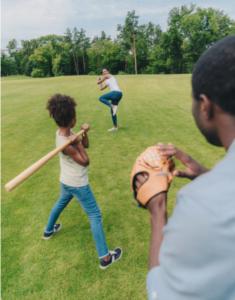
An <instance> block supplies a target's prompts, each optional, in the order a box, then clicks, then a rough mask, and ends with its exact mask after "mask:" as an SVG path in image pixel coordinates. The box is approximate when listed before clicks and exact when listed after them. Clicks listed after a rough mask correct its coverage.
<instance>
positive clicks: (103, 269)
mask: <svg viewBox="0 0 235 300" xmlns="http://www.w3.org/2000/svg"><path fill="white" fill-rule="evenodd" d="M120 249H121V250H122V248H120ZM121 257H122V252H121V255H120V256H119V257H118V259H116V260H115V261H114V262H112V263H111V264H110V265H108V266H106V267H102V266H101V265H100V268H101V269H102V270H104V269H107V268H108V267H110V266H111V265H112V264H113V263H115V262H116V261H118V260H119V259H120V258H121Z"/></svg>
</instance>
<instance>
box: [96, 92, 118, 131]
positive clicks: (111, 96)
mask: <svg viewBox="0 0 235 300" xmlns="http://www.w3.org/2000/svg"><path fill="white" fill-rule="evenodd" d="M121 99H122V92H118V91H112V92H110V93H108V94H104V95H102V96H100V98H99V100H100V102H102V103H104V104H106V105H108V106H109V107H110V106H111V105H112V104H113V105H118V103H119V101H120V100H121ZM108 100H111V103H109V101H108ZM111 116H112V120H113V125H114V126H117V116H116V115H115V116H113V110H112V107H111Z"/></svg>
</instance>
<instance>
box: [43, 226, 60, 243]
mask: <svg viewBox="0 0 235 300" xmlns="http://www.w3.org/2000/svg"><path fill="white" fill-rule="evenodd" d="M61 228H62V224H61V226H60V228H59V229H58V230H57V231H55V232H53V234H52V235H50V236H48V237H44V236H43V238H44V240H49V239H50V238H51V237H52V236H53V235H54V234H55V233H56V232H58V231H59V230H60V229H61Z"/></svg>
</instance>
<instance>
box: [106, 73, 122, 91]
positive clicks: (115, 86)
mask: <svg viewBox="0 0 235 300" xmlns="http://www.w3.org/2000/svg"><path fill="white" fill-rule="evenodd" d="M106 85H107V86H108V87H109V88H110V90H111V92H112V91H116V92H122V91H121V90H120V88H119V86H118V84H117V80H116V79H115V78H114V77H113V76H112V75H111V77H110V78H108V79H106Z"/></svg>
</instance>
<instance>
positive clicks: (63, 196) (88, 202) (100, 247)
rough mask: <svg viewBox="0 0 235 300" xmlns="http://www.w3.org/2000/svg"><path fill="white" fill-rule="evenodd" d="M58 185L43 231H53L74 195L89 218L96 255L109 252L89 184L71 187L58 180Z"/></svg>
mask: <svg viewBox="0 0 235 300" xmlns="http://www.w3.org/2000/svg"><path fill="white" fill-rule="evenodd" d="M60 185H61V190H60V197H59V199H58V200H57V202H56V203H55V205H54V207H53V208H52V210H51V213H50V217H49V220H48V223H47V226H46V229H45V231H46V232H47V233H50V232H53V230H54V225H55V222H56V221H57V219H58V217H59V215H60V213H61V212H62V211H63V209H64V208H65V207H66V206H67V204H68V203H69V202H70V200H71V199H72V198H73V197H74V198H75V199H77V200H78V202H79V203H80V205H81V207H82V208H83V209H84V210H85V212H86V213H87V215H88V217H89V219H90V223H91V231H92V235H93V238H94V241H95V245H96V249H97V252H98V257H99V258H103V257H105V256H107V255H108V254H109V250H108V248H107V245H106V241H105V236H104V230H103V225H102V219H101V213H100V209H99V206H98V204H97V203H96V200H95V198H94V196H93V193H92V191H91V189H90V186H89V185H86V186H82V187H72V186H68V185H66V184H63V183H62V182H60Z"/></svg>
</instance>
